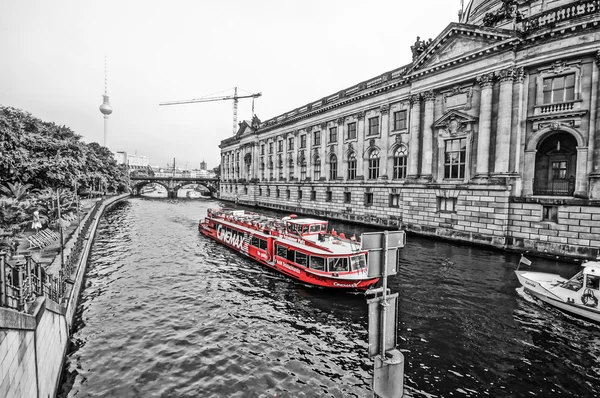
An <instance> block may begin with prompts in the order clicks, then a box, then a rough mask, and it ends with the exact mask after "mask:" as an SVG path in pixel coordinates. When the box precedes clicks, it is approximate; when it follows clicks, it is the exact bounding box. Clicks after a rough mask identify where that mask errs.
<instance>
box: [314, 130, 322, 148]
mask: <svg viewBox="0 0 600 398" xmlns="http://www.w3.org/2000/svg"><path fill="white" fill-rule="evenodd" d="M319 145H321V132H320V131H315V132H314V133H313V146H319Z"/></svg>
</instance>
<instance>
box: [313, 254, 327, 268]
mask: <svg viewBox="0 0 600 398" xmlns="http://www.w3.org/2000/svg"><path fill="white" fill-rule="evenodd" d="M310 268H312V269H316V270H318V271H325V259H324V258H323V257H317V256H310Z"/></svg>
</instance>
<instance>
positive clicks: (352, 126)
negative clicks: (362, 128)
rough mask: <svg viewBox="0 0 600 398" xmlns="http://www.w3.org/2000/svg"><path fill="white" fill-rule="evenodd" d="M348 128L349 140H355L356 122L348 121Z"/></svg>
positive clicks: (347, 137)
mask: <svg viewBox="0 0 600 398" xmlns="http://www.w3.org/2000/svg"><path fill="white" fill-rule="evenodd" d="M347 127H348V128H347V130H348V135H347V136H346V139H347V140H354V139H356V122H353V123H348V126H347Z"/></svg>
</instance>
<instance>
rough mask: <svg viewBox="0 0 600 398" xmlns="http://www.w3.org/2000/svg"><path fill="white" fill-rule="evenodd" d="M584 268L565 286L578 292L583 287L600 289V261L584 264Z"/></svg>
mask: <svg viewBox="0 0 600 398" xmlns="http://www.w3.org/2000/svg"><path fill="white" fill-rule="evenodd" d="M583 266H584V268H583V269H582V270H581V271H579V272H578V273H577V274H576V275H575V276H573V277H572V278H571V279H569V280H568V281H567V282H566V283H565V284H564V285H563V287H564V288H566V289H570V290H573V291H575V292H578V291H579V290H581V288H586V289H592V290H600V262H598V261H593V262H587V263H584V264H583Z"/></svg>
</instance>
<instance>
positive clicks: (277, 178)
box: [220, 0, 600, 258]
mask: <svg viewBox="0 0 600 398" xmlns="http://www.w3.org/2000/svg"><path fill="white" fill-rule="evenodd" d="M599 23H600V1H598V0H581V1H569V0H531V1H528V0H522V1H507V0H472V1H471V2H470V3H469V4H468V5H467V7H466V8H465V10H464V11H462V12H461V15H460V23H451V24H450V25H448V26H447V27H446V28H445V29H444V30H443V31H442V32H441V33H440V34H439V36H437V37H436V38H435V39H433V40H432V39H430V40H427V41H424V40H423V41H422V40H419V39H417V41H416V42H415V44H414V46H412V47H411V51H412V55H413V58H412V62H411V63H410V64H408V65H405V66H402V67H400V68H397V69H395V70H392V71H389V72H385V73H383V74H381V75H379V76H376V77H374V78H372V79H370V80H367V81H364V82H360V83H358V84H356V85H354V86H352V87H348V88H346V89H343V90H340V91H339V92H336V93H332V94H331V95H329V96H327V97H325V98H321V99H319V100H316V101H314V102H311V103H309V104H306V105H304V106H301V107H299V108H296V109H293V110H290V111H289V112H286V113H285V114H282V115H279V116H276V117H274V118H272V119H269V120H266V121H264V122H260V121H259V120H258V119H256V118H255V119H254V120H253V121H251V122H243V123H241V124H240V129H239V131H238V133H237V134H236V135H235V136H234V137H231V138H228V139H226V140H223V141H222V143H221V145H220V148H221V170H222V174H221V185H220V196H221V198H222V199H224V200H235V201H238V202H241V203H246V204H251V205H257V206H262V207H268V208H275V209H281V210H287V211H292V212H301V213H306V214H314V215H317V216H321V217H327V218H331V219H340V220H348V221H353V222H360V223H367V224H378V225H382V226H390V227H394V228H403V229H405V230H407V231H409V232H414V233H419V234H423V235H429V236H436V237H441V238H446V239H452V240H457V241H467V242H474V243H479V244H486V245H492V246H496V247H501V248H506V249H511V250H522V251H532V252H537V253H546V254H549V255H560V256H569V257H574V258H595V257H596V256H598V255H600V132H599V129H600V97H599V94H600V69H599V66H600V44H599V43H600V24H599ZM407 51H408V49H407Z"/></svg>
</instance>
